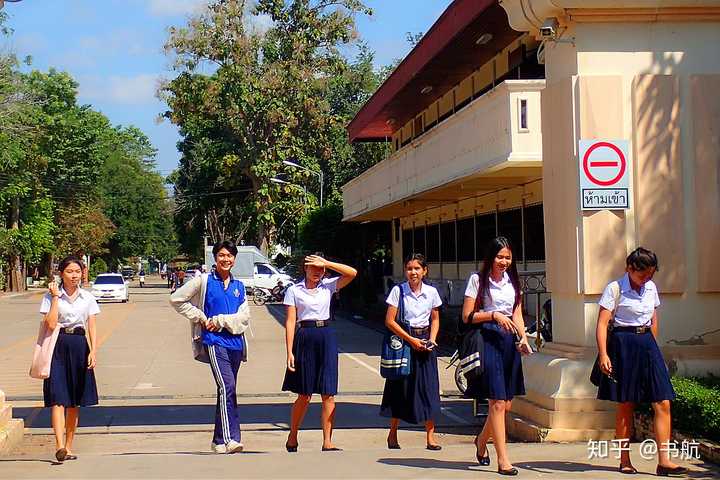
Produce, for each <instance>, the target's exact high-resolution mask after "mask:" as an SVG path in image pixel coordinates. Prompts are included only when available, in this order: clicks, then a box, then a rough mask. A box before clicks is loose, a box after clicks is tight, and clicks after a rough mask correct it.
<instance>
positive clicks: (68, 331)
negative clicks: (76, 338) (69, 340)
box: [60, 327, 85, 335]
mask: <svg viewBox="0 0 720 480" xmlns="http://www.w3.org/2000/svg"><path fill="white" fill-rule="evenodd" d="M60 333H62V334H64V335H85V329H84V328H83V327H75V328H70V327H61V328H60Z"/></svg>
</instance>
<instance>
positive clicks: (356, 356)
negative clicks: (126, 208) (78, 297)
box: [0, 281, 718, 478]
mask: <svg viewBox="0 0 720 480" xmlns="http://www.w3.org/2000/svg"><path fill="white" fill-rule="evenodd" d="M157 283H158V286H157V288H147V287H146V288H143V289H139V288H133V289H132V292H131V301H130V303H129V304H103V305H102V306H101V309H102V314H101V316H100V317H99V322H98V324H99V327H98V328H99V335H98V338H99V342H100V350H99V356H98V367H97V373H96V375H97V379H98V390H99V392H100V395H101V402H100V405H99V406H97V407H93V408H87V409H83V410H82V412H81V420H80V429H79V436H78V439H77V441H76V442H77V443H76V451H77V452H78V453H79V454H80V455H81V458H80V460H78V461H76V462H66V464H64V465H62V466H57V465H53V462H52V461H51V458H52V453H53V440H52V437H51V436H50V433H51V430H50V419H49V414H48V411H47V410H46V409H43V408H41V406H42V399H41V395H42V384H41V382H39V381H36V380H32V379H30V378H29V377H28V376H27V369H28V366H29V361H30V353H31V348H32V344H33V341H34V338H35V335H36V331H37V322H38V321H39V314H38V313H37V309H38V306H39V298H40V296H39V295H34V296H29V297H14V298H6V299H2V300H0V313H1V317H0V318H2V320H0V321H2V322H4V325H3V335H2V336H1V337H0V365H2V369H0V388H2V389H3V390H4V391H5V394H6V396H7V397H8V399H9V400H10V401H11V403H12V404H13V406H14V407H15V408H14V416H16V417H22V418H24V419H25V421H26V435H25V441H24V443H23V444H22V445H21V446H20V447H19V448H18V449H16V450H15V451H14V452H11V454H10V455H7V456H4V457H1V458H0V478H41V477H43V478H44V477H47V476H52V477H58V478H90V477H92V478H131V477H132V478H192V477H198V476H202V477H217V478H228V477H235V478H237V477H246V478H310V477H315V478H338V477H340V476H343V477H347V478H449V477H452V478H476V477H477V476H478V474H479V473H480V472H481V471H488V472H491V471H493V468H484V469H481V468H480V467H478V466H477V465H476V463H475V462H473V456H474V453H473V447H472V436H473V434H474V433H475V431H476V428H477V427H476V424H477V422H478V420H477V419H476V418H474V417H473V416H472V406H471V404H470V403H469V402H467V401H465V400H462V399H459V398H457V397H456V396H454V395H452V393H453V392H454V390H455V387H454V383H453V380H452V375H451V372H450V370H447V371H446V370H445V369H442V368H441V388H442V390H443V392H444V394H445V395H444V397H443V415H442V418H441V421H440V422H439V427H438V431H439V433H440V440H441V443H442V444H443V445H444V446H445V448H444V449H443V450H442V451H441V452H430V451H427V450H425V449H424V434H423V432H422V431H421V430H420V429H417V428H410V427H408V428H406V429H405V430H404V431H402V432H401V435H400V441H401V444H402V445H403V450H401V451H389V450H387V449H386V448H385V445H384V443H385V436H386V430H385V429H386V422H385V419H382V418H380V417H379V416H378V405H379V402H380V398H381V397H380V393H381V391H382V387H383V381H382V379H381V378H380V376H379V375H378V371H377V367H378V362H379V360H378V355H379V345H380V340H381V334H380V333H379V332H378V331H376V330H374V329H371V328H367V327H366V326H362V325H358V324H357V323H354V322H351V321H347V320H343V319H339V320H338V321H337V326H336V327H337V331H338V338H339V345H340V349H341V352H342V353H341V356H340V393H339V395H338V399H337V400H338V413H337V430H336V434H335V440H336V443H337V444H338V445H341V446H343V447H344V448H345V449H346V450H345V451H344V452H339V453H320V452H319V449H320V443H321V432H320V431H319V427H320V425H319V403H313V405H312V406H311V410H310V412H309V413H308V416H307V417H306V420H305V425H304V427H305V430H304V431H303V432H302V433H301V436H300V452H299V453H297V454H288V453H287V452H285V451H284V448H283V445H284V441H285V438H286V435H287V421H288V414H289V404H290V403H291V402H292V400H293V399H292V397H291V396H290V395H288V394H286V393H285V392H281V391H280V385H281V383H282V377H283V373H284V369H285V366H284V362H285V347H284V336H283V335H284V330H283V326H282V322H283V317H282V313H283V311H282V308H281V307H280V306H268V307H252V315H253V330H254V337H251V338H250V339H249V343H250V352H249V353H250V361H249V362H248V363H247V364H244V365H243V367H242V368H241V371H240V375H239V380H238V392H239V399H238V401H239V407H238V408H239V414H240V418H241V422H242V427H243V442H244V443H245V444H246V446H247V449H248V452H246V453H244V454H242V455H234V456H212V457H211V458H208V457H209V456H210V454H209V452H208V446H209V442H210V437H211V434H210V432H211V431H212V422H213V415H214V403H215V385H214V382H213V380H212V376H211V374H210V371H209V368H208V366H207V365H204V364H201V363H198V362H195V361H194V360H193V359H192V356H191V350H190V344H189V327H188V325H187V322H186V321H185V320H184V319H183V318H181V317H179V316H178V315H176V314H175V313H174V311H172V309H171V308H170V307H169V306H168V303H167V298H168V295H167V290H166V289H165V288H160V285H159V283H160V282H159V281H158V282H157ZM446 362H447V358H446V357H445V358H441V366H442V365H445V363H446ZM510 450H511V456H512V458H514V459H516V465H517V466H518V467H519V468H521V475H522V476H523V477H525V478H541V477H542V478H546V477H564V478H580V477H582V478H608V476H611V475H612V476H615V474H612V473H610V472H611V471H612V470H614V465H615V464H616V461H615V460H609V459H608V460H601V461H596V460H593V461H592V463H591V462H589V461H588V459H587V447H586V445H585V444H567V445H557V444H556V445H548V444H544V445H539V444H512V445H511V447H510ZM494 463H495V460H494V458H493V464H494ZM636 466H638V467H639V468H641V470H642V471H645V472H651V471H653V466H652V463H651V462H643V461H641V459H640V458H639V457H638V459H637V462H636ZM698 472H699V473H698V475H699V476H698V477H697V478H712V476H713V475H716V474H717V473H718V472H717V471H713V472H708V471H707V470H706V469H705V468H704V467H701V466H699V467H698ZM703 472H704V473H703ZM617 476H619V474H618V475H617Z"/></svg>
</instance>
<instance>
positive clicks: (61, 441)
mask: <svg viewBox="0 0 720 480" xmlns="http://www.w3.org/2000/svg"><path fill="white" fill-rule="evenodd" d="M50 408H51V410H50V414H51V417H52V427H53V432H55V450H60V449H61V448H65V407H63V406H62V405H53V406H52V407H50Z"/></svg>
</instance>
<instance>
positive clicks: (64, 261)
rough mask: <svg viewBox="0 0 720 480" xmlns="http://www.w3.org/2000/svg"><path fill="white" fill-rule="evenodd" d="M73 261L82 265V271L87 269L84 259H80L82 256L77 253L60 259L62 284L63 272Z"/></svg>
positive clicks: (59, 270) (79, 265) (59, 268)
mask: <svg viewBox="0 0 720 480" xmlns="http://www.w3.org/2000/svg"><path fill="white" fill-rule="evenodd" d="M73 263H75V264H77V266H78V267H80V271H81V272H83V271H85V264H84V263H83V262H82V260H80V257H78V256H76V255H68V256H67V257H65V258H63V259H62V260H61V261H60V266H59V267H58V272H60V286H62V273H63V272H64V271H65V269H66V268H67V267H69V266H70V265H72V264H73Z"/></svg>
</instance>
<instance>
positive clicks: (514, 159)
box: [343, 0, 720, 440]
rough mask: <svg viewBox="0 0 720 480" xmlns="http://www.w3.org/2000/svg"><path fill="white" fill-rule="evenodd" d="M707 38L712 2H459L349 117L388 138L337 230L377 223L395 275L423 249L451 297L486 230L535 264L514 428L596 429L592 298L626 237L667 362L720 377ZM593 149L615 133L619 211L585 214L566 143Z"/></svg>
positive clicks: (719, 81) (548, 432)
mask: <svg viewBox="0 0 720 480" xmlns="http://www.w3.org/2000/svg"><path fill="white" fill-rule="evenodd" d="M543 27H545V28H543ZM541 30H542V31H541ZM718 44H720V1H718V0H706V1H691V0H675V1H673V0H667V1H661V0H637V1H625V2H617V1H612V0H591V1H590V0H589V1H582V2H580V1H574V0H553V1H549V0H504V1H503V2H501V3H500V2H497V1H494V0H455V1H454V2H453V3H452V4H451V5H450V6H449V7H448V9H447V10H446V11H445V12H444V13H443V14H442V16H441V17H440V18H439V19H438V20H437V22H436V23H435V24H434V25H433V26H432V28H431V29H430V30H429V31H428V32H427V34H426V35H425V36H424V37H423V39H422V40H421V41H420V42H419V43H418V44H417V46H416V47H415V48H414V49H413V50H412V51H411V52H410V53H409V54H408V56H407V57H406V58H405V59H404V60H403V62H402V63H401V64H400V65H399V66H398V68H397V69H396V70H395V72H394V73H393V74H392V75H391V76H390V77H389V78H388V80H387V81H386V82H385V83H384V84H383V85H382V86H381V87H380V88H379V89H378V91H377V92H376V93H375V95H373V97H372V98H371V99H370V100H368V102H367V103H366V104H365V105H364V106H363V108H362V109H361V110H360V112H359V113H358V114H357V116H356V117H355V118H354V119H353V121H352V122H351V123H350V125H349V126H348V133H349V136H350V139H351V140H353V141H389V142H391V144H392V153H391V154H390V156H389V157H388V158H387V159H385V160H384V161H382V162H380V163H379V164H377V165H375V166H374V167H372V168H371V169H369V170H368V171H367V172H365V173H364V174H362V175H361V176H359V177H358V178H356V179H354V180H353V181H351V182H349V183H348V184H347V185H345V186H344V188H343V198H344V214H345V220H346V221H366V220H388V221H391V222H392V230H393V232H392V238H393V260H394V269H395V271H394V275H395V276H397V277H400V276H401V275H402V258H403V256H404V255H406V254H408V253H409V252H410V251H420V252H423V253H425V254H426V255H427V256H428V257H429V260H430V262H431V275H432V277H433V279H434V280H436V281H437V283H438V284H439V285H440V287H441V288H442V289H443V291H444V296H445V297H446V299H448V300H450V302H451V303H456V304H457V303H459V302H460V301H461V299H462V294H463V286H464V282H465V279H466V278H467V276H468V275H469V273H470V272H472V271H473V270H475V269H477V261H478V258H479V256H480V250H479V249H480V248H481V247H482V245H483V243H484V242H485V241H486V240H487V239H488V238H490V237H493V236H495V235H496V234H504V235H505V236H508V237H510V239H511V240H512V241H513V243H514V244H515V245H516V248H515V250H516V257H519V258H517V259H516V260H517V261H518V262H519V264H520V267H521V268H520V270H521V271H531V272H535V273H534V275H533V276H534V277H535V278H537V277H538V276H539V275H540V274H539V273H538V271H540V272H547V282H546V283H545V284H544V285H545V286H547V290H549V291H550V292H551V295H552V301H553V303H552V307H553V330H554V339H553V340H554V341H553V342H552V343H550V344H548V345H547V346H546V347H545V348H544V349H543V350H542V352H541V353H539V354H536V355H533V356H532V357H528V358H526V359H525V360H524V369H525V379H526V388H527V391H528V395H527V396H525V397H523V398H519V399H517V400H516V401H515V402H513V410H514V412H515V413H516V416H515V418H514V421H513V422H512V427H511V429H512V430H513V433H515V434H516V435H518V436H521V437H523V438H526V439H535V440H587V439H590V438H592V439H600V438H612V435H613V433H614V430H613V428H614V414H613V411H614V405H612V404H606V403H604V402H598V401H596V400H594V398H595V393H596V390H595V388H594V387H593V386H592V385H591V384H590V383H589V381H588V377H589V372H590V368H591V365H592V361H593V360H594V357H595V353H596V349H595V323H596V318H597V312H598V307H597V306H596V302H597V299H598V296H599V294H600V293H601V291H602V289H603V288H604V286H605V285H606V284H607V283H608V282H609V281H610V280H612V279H614V278H617V277H619V276H620V275H621V274H622V272H623V271H624V259H625V257H626V255H627V253H628V252H629V251H631V250H632V249H633V248H634V247H635V246H637V245H643V246H646V247H648V248H651V249H653V250H655V251H656V252H657V253H658V255H659V257H660V262H661V269H660V272H659V273H658V274H657V275H656V278H655V280H656V283H657V284H658V286H659V289H660V292H661V297H662V302H663V306H662V308H661V311H660V338H659V339H658V342H659V344H660V345H661V347H662V349H663V352H664V354H665V358H666V360H667V361H668V363H669V367H670V369H671V371H672V372H674V373H678V374H682V375H704V374H707V373H708V372H713V373H715V374H719V373H720V314H719V313H718V311H719V308H720V276H719V275H718V274H717V272H719V271H720V256H718V255H716V254H715V251H714V248H717V246H718V245H720V180H718V179H719V178H720V95H718V93H717V92H718V91H719V90H720V55H718V54H717V52H716V51H715V47H714V46H715V45H718ZM600 139H614V140H627V141H628V144H629V158H628V162H627V168H628V170H629V182H630V185H629V187H630V194H629V197H630V205H629V208H628V209H623V210H598V211H584V210H582V208H581V205H580V201H581V191H580V186H579V174H580V168H579V159H578V155H579V144H580V140H600ZM526 277H527V275H526ZM529 288H533V287H532V286H529ZM539 290H543V288H542V287H541V288H539Z"/></svg>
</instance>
